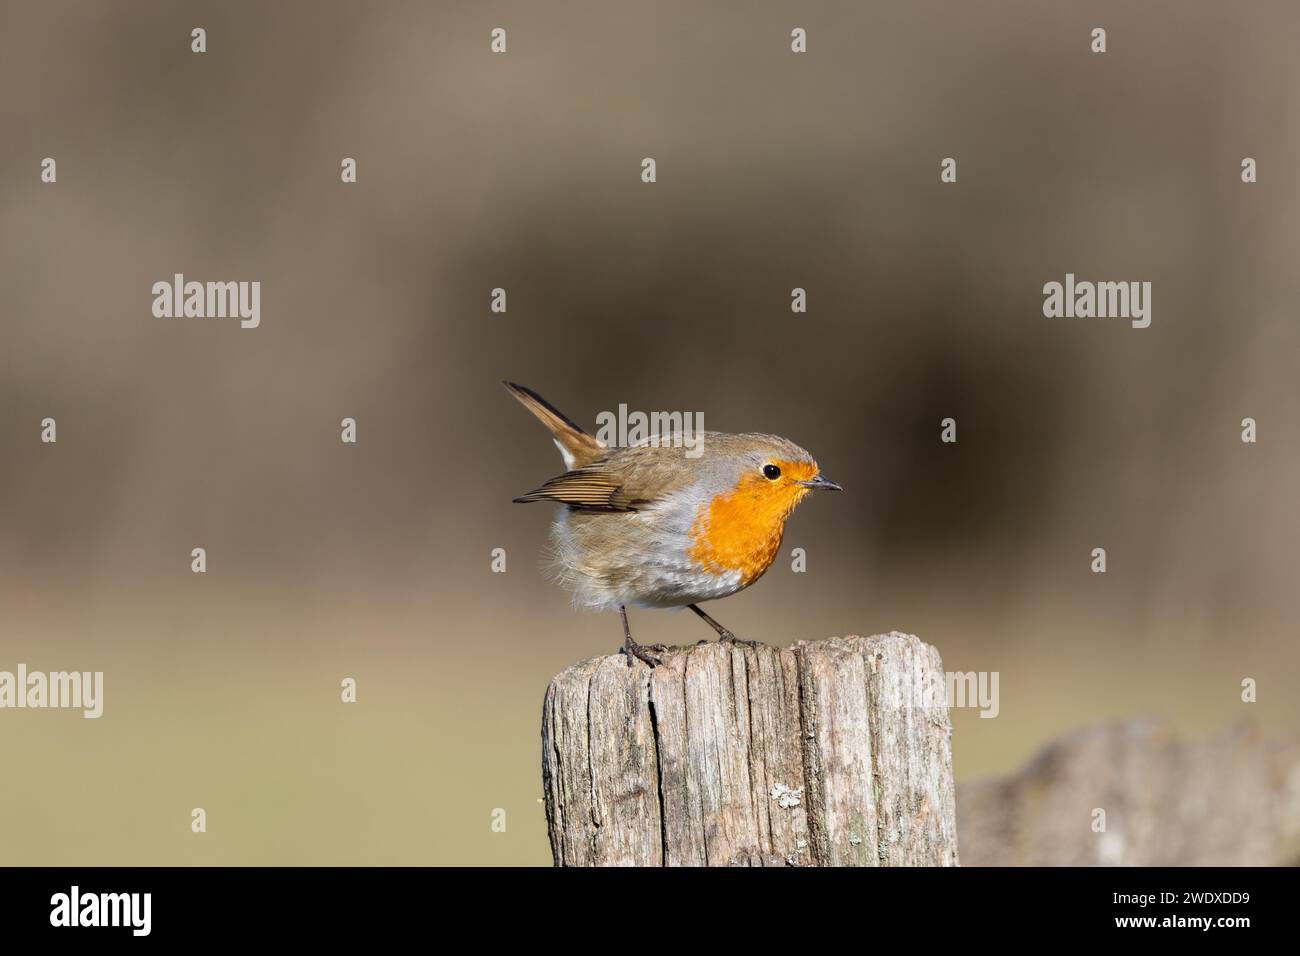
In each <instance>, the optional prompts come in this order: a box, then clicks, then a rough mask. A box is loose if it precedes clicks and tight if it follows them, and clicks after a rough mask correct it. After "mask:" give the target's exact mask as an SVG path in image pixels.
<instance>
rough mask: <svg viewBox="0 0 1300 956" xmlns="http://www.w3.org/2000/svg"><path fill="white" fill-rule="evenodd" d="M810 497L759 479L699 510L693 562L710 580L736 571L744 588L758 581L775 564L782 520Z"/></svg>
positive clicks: (693, 534)
mask: <svg viewBox="0 0 1300 956" xmlns="http://www.w3.org/2000/svg"><path fill="white" fill-rule="evenodd" d="M807 493H808V491H807V489H805V488H799V487H797V486H789V487H775V486H773V485H772V484H770V483H769V482H767V481H766V480H765V479H763V478H762V477H761V476H760V477H758V478H756V479H751V478H746V479H744V480H742V481H741V483H740V486H739V487H737V488H736V490H735V491H733V492H731V493H729V494H725V495H718V496H717V497H716V498H714V499H713V501H712V502H711V503H710V504H709V505H708V506H706V507H703V508H701V509H700V513H699V515H698V516H697V517H696V519H695V524H694V525H693V527H692V528H691V550H690V556H691V559H692V560H693V561H695V562H697V563H698V564H700V565H701V566H702V567H703V568H705V570H708V571H711V572H713V573H714V574H723V573H725V572H727V571H739V572H740V579H741V582H742V583H743V584H750V583H752V582H754V581H756V580H757V579H758V578H759V577H761V576H762V574H763V572H764V571H766V570H767V569H768V568H769V567H771V565H772V562H773V561H775V560H776V555H777V552H778V551H779V550H780V549H781V536H782V534H783V533H784V532H785V519H786V518H788V517H789V516H790V512H791V511H793V510H794V506H795V505H797V504H798V503H799V501H800V500H801V499H802V498H803V497H804V495H806V494H807Z"/></svg>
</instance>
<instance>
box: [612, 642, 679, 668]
mask: <svg viewBox="0 0 1300 956" xmlns="http://www.w3.org/2000/svg"><path fill="white" fill-rule="evenodd" d="M651 650H657V651H666V650H668V648H666V647H664V645H662V644H637V643H635V642H633V643H630V644H624V645H623V647H622V648H620V649H619V653H620V654H624V655H626V656H627V666H628V667H631V666H632V658H634V657H635V658H636V659H637V660H639V661H641V662H642V663H643V664H646V665H648V666H650V667H658V666H659V665H660V664H662V663H663V660H662V659H660V658H658V657H655V656H654V655H653V654H651V653H650V651H651Z"/></svg>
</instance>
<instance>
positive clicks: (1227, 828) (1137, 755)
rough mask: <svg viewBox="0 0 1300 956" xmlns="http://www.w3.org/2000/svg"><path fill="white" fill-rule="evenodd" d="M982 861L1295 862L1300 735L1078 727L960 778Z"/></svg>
mask: <svg viewBox="0 0 1300 956" xmlns="http://www.w3.org/2000/svg"><path fill="white" fill-rule="evenodd" d="M957 803H958V814H957V817H958V821H959V828H960V832H961V841H962V852H963V855H964V856H965V858H966V862H967V863H968V864H974V865H977V866H1098V865H1100V866H1288V865H1289V866H1295V865H1296V864H1297V863H1300V739H1297V738H1296V737H1295V736H1294V735H1283V736H1281V737H1277V738H1272V739H1270V738H1269V737H1266V736H1265V735H1264V734H1263V733H1262V732H1260V731H1259V730H1258V729H1257V728H1255V727H1251V726H1249V725H1239V726H1235V727H1229V728H1227V729H1225V730H1224V731H1222V732H1221V733H1219V734H1216V735H1214V736H1212V737H1208V738H1206V739H1204V740H1190V741H1187V740H1180V739H1179V738H1178V737H1177V736H1176V735H1175V734H1174V733H1173V731H1172V730H1171V729H1170V727H1169V726H1168V725H1167V724H1165V723H1164V722H1162V721H1159V720H1149V719H1138V720H1129V721H1123V722H1120V723H1112V724H1103V725H1100V726H1097V727H1090V728H1087V729H1084V730H1080V731H1076V732H1075V733H1072V734H1069V735H1068V736H1066V737H1063V738H1061V739H1060V740H1058V741H1056V742H1055V743H1053V744H1051V745H1050V746H1048V747H1047V748H1046V749H1044V750H1043V751H1042V752H1040V753H1039V754H1038V756H1037V757H1035V758H1034V759H1033V760H1031V761H1030V762H1029V763H1028V765H1026V766H1025V767H1024V768H1023V769H1021V770H1020V771H1019V772H1017V773H1014V774H1012V775H1010V776H1008V777H1003V778H999V779H996V780H980V781H974V782H971V783H964V784H962V786H961V788H960V791H959V798H958V801H957Z"/></svg>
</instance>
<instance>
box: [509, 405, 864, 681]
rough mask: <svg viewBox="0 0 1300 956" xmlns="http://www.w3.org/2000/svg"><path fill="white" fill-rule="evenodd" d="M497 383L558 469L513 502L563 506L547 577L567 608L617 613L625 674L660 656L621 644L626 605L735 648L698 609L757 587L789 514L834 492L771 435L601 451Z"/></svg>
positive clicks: (627, 641) (626, 637)
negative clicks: (689, 625) (692, 623)
mask: <svg viewBox="0 0 1300 956" xmlns="http://www.w3.org/2000/svg"><path fill="white" fill-rule="evenodd" d="M502 384H503V385H505V387H506V388H507V389H509V391H510V393H511V394H512V395H514V396H515V398H517V399H519V401H520V402H522V403H523V405H524V407H525V408H527V409H528V410H529V411H530V412H532V413H533V414H534V415H536V416H537V417H538V418H539V419H540V420H541V422H542V424H543V425H545V426H546V427H547V429H548V430H549V431H550V432H551V437H552V438H554V439H555V444H556V446H557V447H558V448H559V449H560V455H561V456H563V458H564V466H565V468H566V469H567V470H566V471H565V472H564V474H562V475H559V476H557V477H555V478H552V479H551V480H550V481H548V482H546V483H545V484H544V485H542V486H541V487H540V488H538V489H536V490H535V491H530V492H529V493H528V494H526V495H521V496H520V497H518V498H515V499H514V500H515V501H517V502H529V501H554V502H557V503H558V504H561V505H564V506H565V507H564V508H561V509H560V510H559V511H558V512H557V514H556V517H555V522H554V524H553V525H552V527H551V547H552V552H553V557H554V566H555V570H556V577H557V579H558V580H559V583H561V584H562V585H563V586H565V587H567V588H568V589H569V590H571V591H572V592H573V595H574V604H575V605H577V606H579V607H585V608H591V609H594V610H607V611H612V610H613V609H615V608H618V612H619V614H620V615H621V616H622V618H623V653H625V654H627V655H628V666H629V667H630V666H632V658H633V657H636V658H638V659H639V660H642V661H644V662H645V663H646V664H649V665H650V666H651V667H653V666H655V665H656V664H658V663H661V661H660V660H659V659H658V658H657V657H655V656H654V655H653V654H651V653H650V651H651V650H664V648H663V646H662V645H642V644H638V643H637V642H636V641H634V640H632V632H631V629H630V628H629V627H628V623H627V606H628V605H629V604H633V605H637V606H639V607H650V608H656V607H683V606H685V607H688V608H690V609H691V610H692V611H694V612H695V613H696V614H697V615H699V616H700V617H701V618H703V619H704V620H705V621H706V622H707V623H708V624H709V626H710V627H712V628H713V629H714V630H715V631H717V633H718V638H719V640H722V641H737V640H740V639H739V638H737V637H736V635H734V634H732V633H731V631H729V630H727V629H726V628H725V627H723V626H722V625H721V624H719V623H718V622H717V621H715V620H714V619H713V618H712V617H710V616H709V615H708V614H705V613H704V611H702V610H701V609H700V607H699V602H701V601H712V600H716V599H717V598H722V597H727V596H728V595H731V594H735V593H736V592H737V591H742V590H744V589H745V588H747V587H749V586H750V585H751V584H753V583H754V582H755V581H757V580H758V579H759V578H760V577H762V576H763V572H765V571H766V570H767V569H768V568H769V567H771V566H772V562H773V561H774V560H775V559H776V555H777V552H778V551H779V550H780V548H781V537H782V535H783V533H784V531H785V521H786V518H788V517H789V516H790V513H791V512H792V511H794V509H795V506H796V505H797V504H799V502H801V501H802V500H803V499H804V498H805V497H807V495H808V494H809V493H810V492H812V491H813V490H815V489H824V490H827V491H841V490H842V489H841V488H840V486H839V485H837V484H836V483H835V482H833V481H831V480H830V479H829V478H827V477H825V476H824V475H823V474H822V473H821V471H820V470H819V469H818V467H817V462H815V461H814V460H813V457H812V455H810V454H808V452H806V451H804V450H803V449H802V448H800V447H799V446H798V445H796V444H795V443H794V442H792V441H788V440H786V439H784V438H779V437H777V436H776V435H757V434H746V435H726V434H722V433H720V432H704V433H703V435H701V436H693V439H694V440H693V442H692V443H691V449H692V451H691V454H687V451H686V442H684V441H679V440H675V439H674V436H672V435H669V436H656V437H654V438H651V439H648V440H646V441H643V442H639V443H636V444H632V445H628V446H625V447H619V448H610V447H607V446H606V445H605V444H604V443H603V442H601V441H600V440H598V439H597V438H596V437H595V436H593V435H590V434H588V433H587V432H585V431H583V430H582V428H580V427H579V426H578V425H576V424H575V423H574V422H573V421H571V420H570V419H569V418H567V417H566V416H565V415H563V414H562V413H561V412H560V411H558V410H557V409H556V408H555V406H553V405H551V404H550V403H549V402H547V401H546V400H545V399H544V398H542V397H541V396H540V395H538V394H537V393H536V392H534V391H533V390H532V389H529V388H524V387H523V386H522V385H516V384H514V383H513V382H503V383H502ZM676 437H677V438H681V437H682V436H676ZM743 643H746V644H750V645H752V644H753V643H754V642H753V641H744V642H743Z"/></svg>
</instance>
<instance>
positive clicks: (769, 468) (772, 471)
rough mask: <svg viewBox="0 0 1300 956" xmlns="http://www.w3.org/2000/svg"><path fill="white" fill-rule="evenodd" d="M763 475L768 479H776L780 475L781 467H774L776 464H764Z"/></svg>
mask: <svg viewBox="0 0 1300 956" xmlns="http://www.w3.org/2000/svg"><path fill="white" fill-rule="evenodd" d="M763 477H764V478H766V479H767V480H768V481H776V480H777V479H778V478H780V477H781V469H780V468H778V467H776V465H764V466H763Z"/></svg>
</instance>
